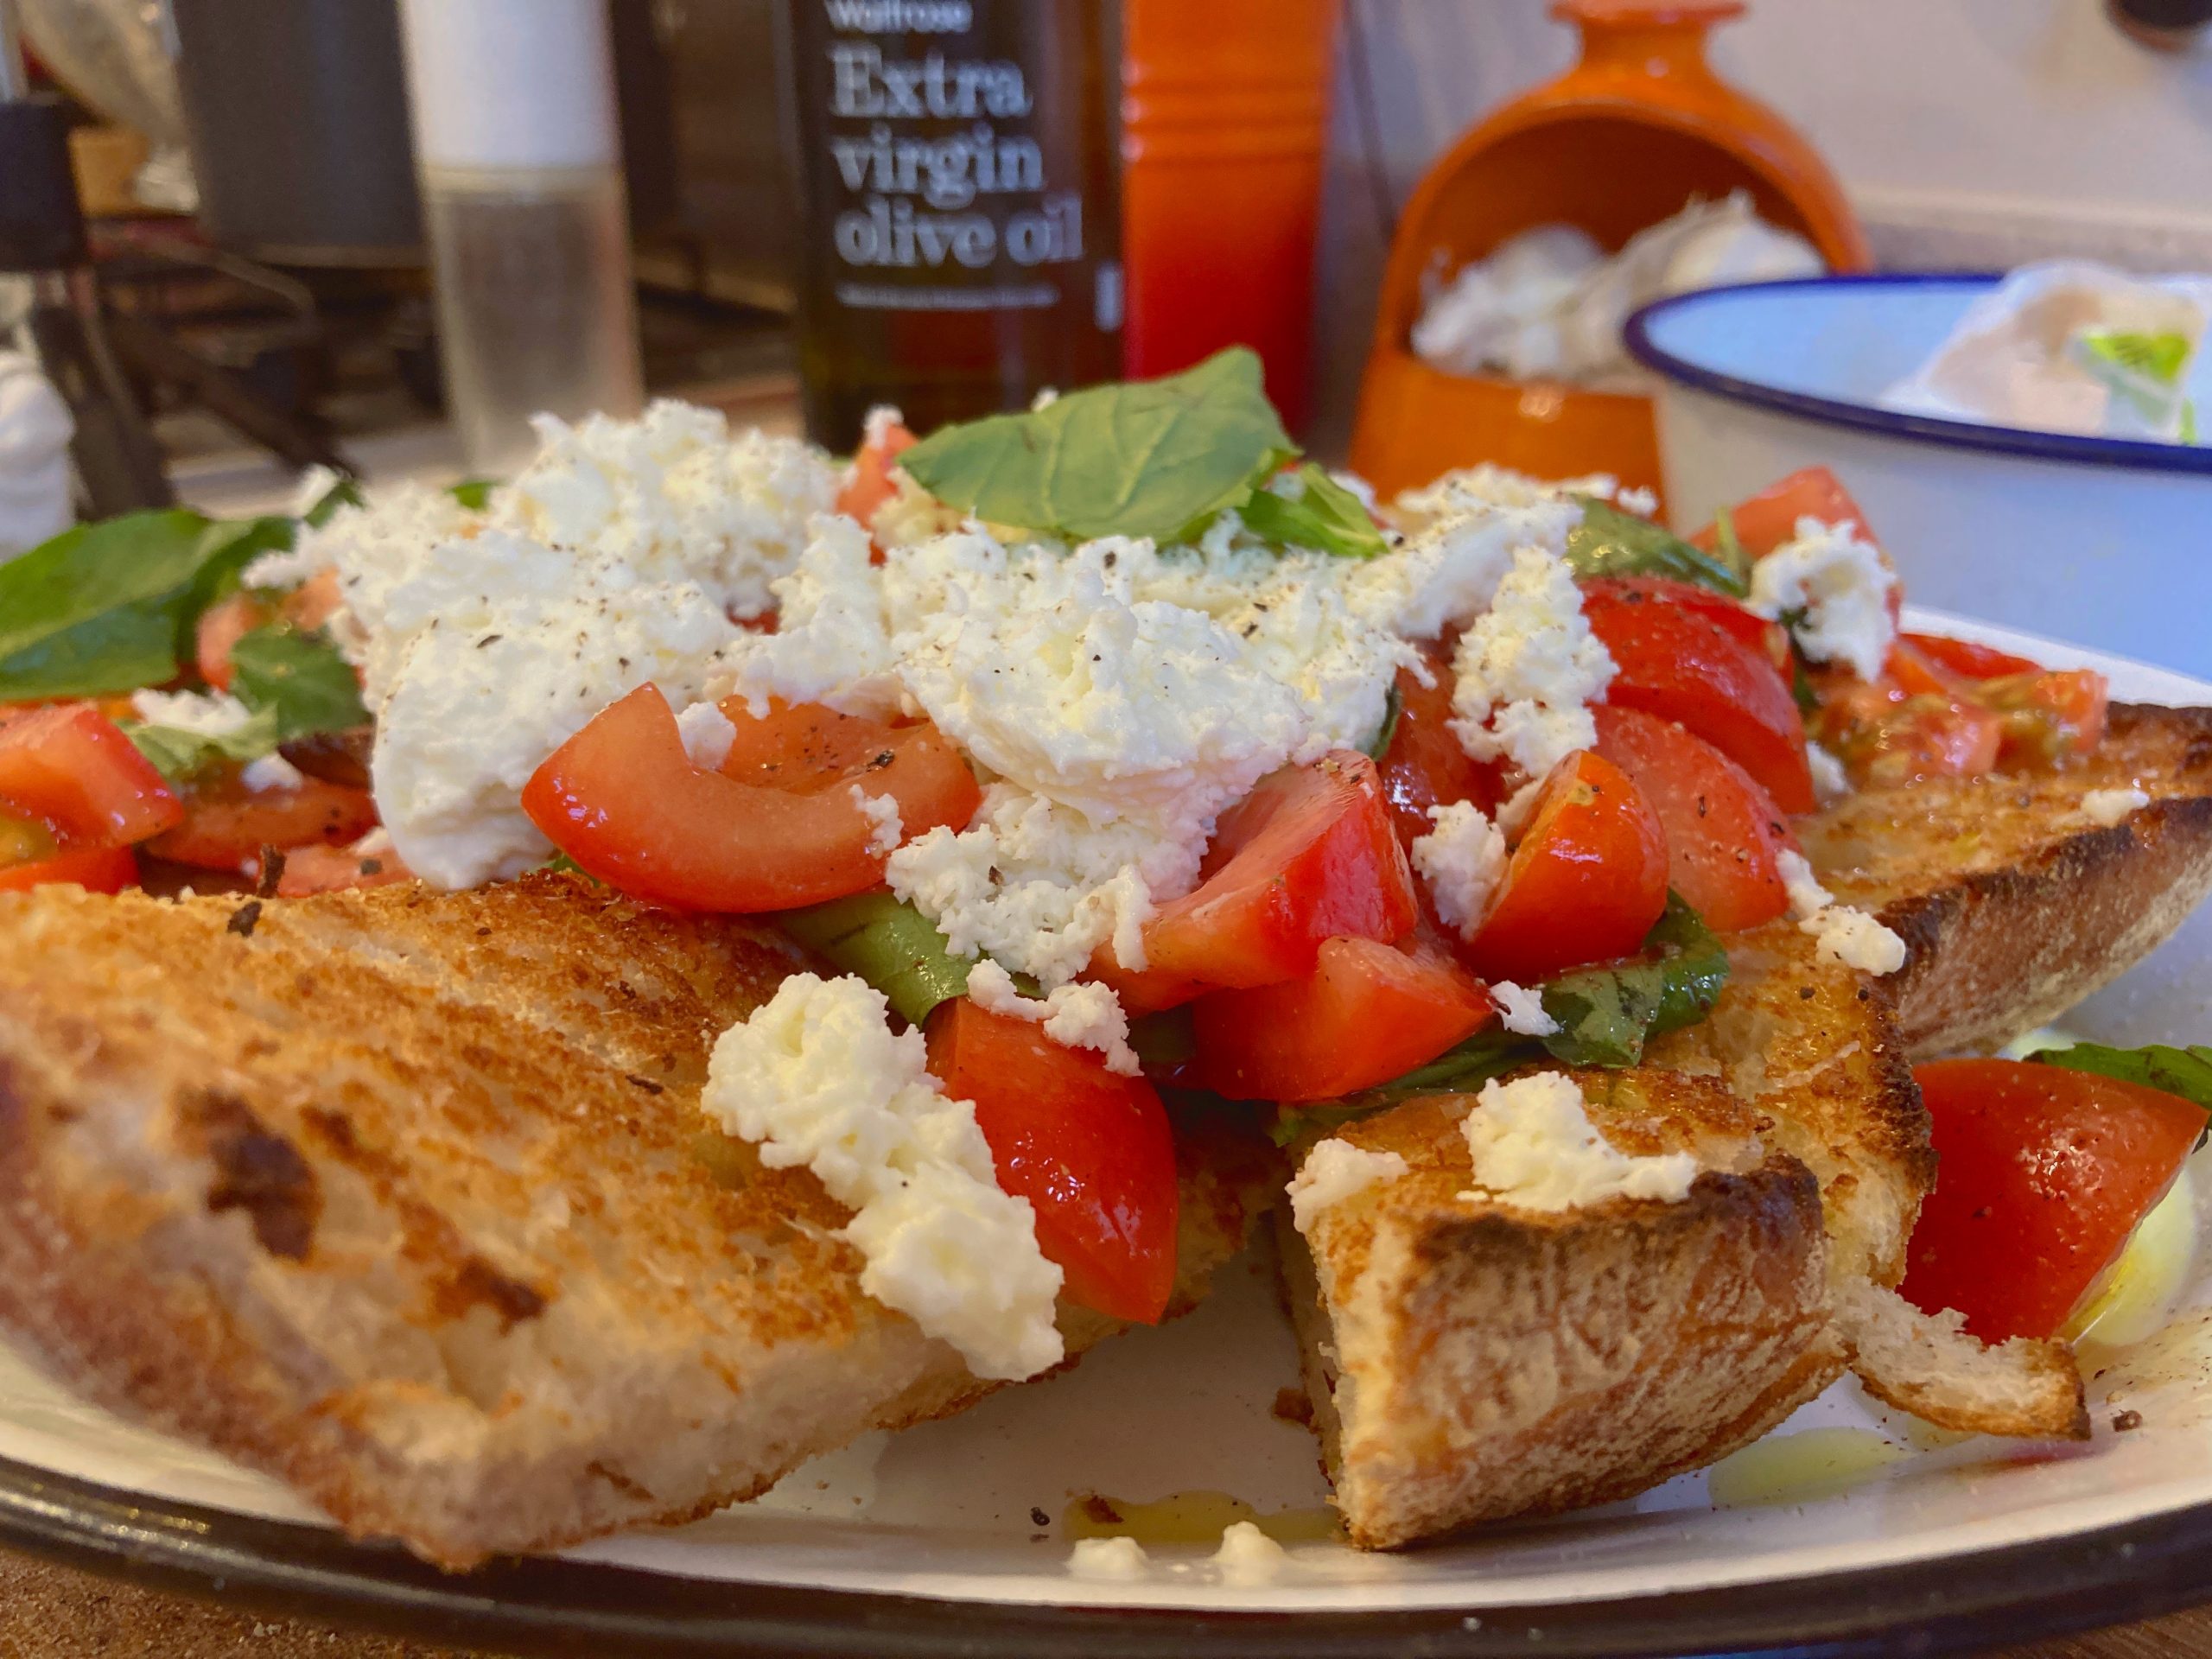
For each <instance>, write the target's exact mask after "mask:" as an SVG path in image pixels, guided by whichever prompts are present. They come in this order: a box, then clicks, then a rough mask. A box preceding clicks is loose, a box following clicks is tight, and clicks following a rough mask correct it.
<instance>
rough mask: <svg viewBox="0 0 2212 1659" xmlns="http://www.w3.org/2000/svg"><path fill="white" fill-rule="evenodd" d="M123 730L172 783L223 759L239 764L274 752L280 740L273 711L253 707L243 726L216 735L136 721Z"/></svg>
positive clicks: (179, 782) (203, 770) (197, 774)
mask: <svg viewBox="0 0 2212 1659" xmlns="http://www.w3.org/2000/svg"><path fill="white" fill-rule="evenodd" d="M123 730H124V734H125V735H126V736H128V737H129V738H130V741H131V742H132V743H133V744H134V745H135V746H136V747H137V750H138V753H141V754H143V755H144V756H145V757H146V759H147V760H149V761H151V762H152V763H153V766H154V770H155V771H156V772H160V773H161V774H162V777H164V778H166V779H168V780H169V782H171V783H173V784H181V783H183V782H185V781H186V780H187V779H191V778H195V777H197V776H199V775H200V773H201V772H206V771H207V770H208V769H209V768H210V767H211V766H218V765H221V764H223V763H226V762H227V763H229V764H231V765H233V766H241V765H244V764H245V762H246V761H249V760H260V759H262V758H263V757H264V755H270V754H274V753H277V743H278V742H279V741H281V740H280V739H279V738H278V737H277V711H276V710H275V709H258V710H257V711H256V712H255V713H254V714H252V715H251V716H250V717H249V718H248V719H247V721H246V722H245V725H243V726H241V727H239V728H238V729H237V730H236V731H232V732H226V733H224V734H222V735H221V736H219V737H211V736H209V735H208V734H207V733H205V732H188V731H186V730H184V729H183V728H181V727H176V726H146V725H140V724H137V723H136V722H130V723H126V724H125V725H124V728H123Z"/></svg>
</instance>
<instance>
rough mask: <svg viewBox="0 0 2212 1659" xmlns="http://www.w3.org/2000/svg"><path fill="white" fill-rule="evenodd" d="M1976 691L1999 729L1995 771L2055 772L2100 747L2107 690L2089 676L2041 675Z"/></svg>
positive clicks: (2076, 672)
mask: <svg viewBox="0 0 2212 1659" xmlns="http://www.w3.org/2000/svg"><path fill="white" fill-rule="evenodd" d="M1975 689H1976V690H1978V691H1979V692H1980V696H1981V701H1982V702H1984V703H1986V704H1987V705H1988V706H1989V707H1990V708H1991V709H1994V710H1995V711H1996V713H1997V716H1998V719H1999V721H2001V722H2002V724H2003V727H2004V740H2003V742H2002V744H2001V745H2000V747H1999V750H1998V754H1997V764H1998V765H1999V766H2002V767H2007V768H2010V767H2028V766H2057V765H2059V764H2060V763H2062V762H2063V761H2065V760H2070V759H2072V758H2074V757H2075V756H2077V755H2082V754H2087V753H2088V752H2089V751H2090V750H2092V749H2094V748H2095V747H2097V745H2098V744H2099V743H2101V742H2102V741H2104V735H2105V715H2106V713H2107V708H2108V698H2109V696H2110V688H2109V685H2108V683H2107V681H2106V679H2105V677H2104V676H2103V675H2101V674H2099V673H2096V672H2094V671H2092V670H2089V669H2086V668H2082V669H2042V670H2037V671H2035V672H2033V673H2029V674H2017V675H2012V676H2008V677H2005V678H2003V679H1996V680H1984V681H1982V682H1981V683H1980V684H1979V685H1978V686H1977V687H1976V688H1975Z"/></svg>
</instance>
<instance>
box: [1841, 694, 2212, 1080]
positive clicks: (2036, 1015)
mask: <svg viewBox="0 0 2212 1659" xmlns="http://www.w3.org/2000/svg"><path fill="white" fill-rule="evenodd" d="M2129 788H2133V789H2139V790H2141V791H2143V792H2144V793H2145V794H2146V795H2148V796H2149V797H2150V798H2151V799H2150V802H2149V804H2147V805H2145V806H2143V807H2141V808H2139V809H2138V810H2135V811H2133V812H2131V813H2129V814H2128V815H2127V816H2126V817H2124V818H2122V819H2121V820H2120V822H2118V823H2110V824H2106V823H2099V822H2097V821H2095V820H2094V819H2093V818H2092V817H2089V815H2088V813H2086V812H2085V811H2084V810H2083V809H2082V798H2083V797H2084V796H2086V795H2088V793H2090V792H2091V791H2097V790H2111V789H2129ZM1797 828H1798V830H1799V833H1800V835H1801V836H1802V839H1803V841H1804V843H1805V853H1806V856H1807V857H1808V858H1809V859H1811V861H1812V862H1813V866H1814V868H1815V870H1816V871H1817V872H1818V873H1819V874H1820V877H1821V881H1822V882H1823V883H1824V884H1826V886H1827V887H1828V888H1829V890H1830V891H1832V892H1833V893H1834V894H1835V895H1836V897H1837V898H1838V899H1841V900H1842V901H1843V902H1845V903H1847V904H1852V905H1857V906H1861V907H1863V908H1865V909H1867V910H1872V911H1873V912H1876V913H1878V915H1879V916H1880V917H1881V918H1882V920H1883V921H1885V923H1887V924H1888V925H1890V926H1891V928H1893V929H1895V930H1896V931H1897V933H1898V934H1899V935H1900V936H1901V937H1902V938H1904V941H1905V944H1906V945H1907V946H1908V947H1909V948H1910V952H1911V954H1910V959H1909V960H1908V961H1907V962H1906V964H1905V966H1904V970H1903V972H1902V973H1900V974H1899V975H1897V976H1896V991H1897V1012H1898V1023H1899V1027H1900V1028H1901V1030H1902V1031H1903V1033H1904V1040H1905V1045H1906V1046H1907V1048H1908V1050H1909V1051H1910V1052H1911V1053H1913V1054H1914V1055H1916V1056H1925V1055H1930V1054H1939V1053H1944V1052H1951V1051H1955V1050H1959V1049H1986V1048H1993V1047H1995V1046H1998V1045H1999V1044H2001V1043H2003V1042H2005V1040H2007V1039H2010V1038H2012V1037H2014V1036H2017V1035H2018V1034H2019V1033H2021V1032H2023V1031H2026V1030H2029V1029H2031V1027H2036V1026H2038V1025H2042V1024H2044V1023H2045V1022H2046V1021H2048V1020H2051V1019H2053V1018H2055V1017H2056V1015H2058V1014H2063V1012H2064V1011H2065V1010H2066V1009H2068V1008H2069V1007H2073V1005H2074V1004H2075V1003H2076V1002H2078V1001H2081V1000H2082V998H2083V997H2085V996H2087V995H2089V994H2090V993H2091V992H2093V991H2095V990H2097V989H2098V988H2101V987H2102V986H2104V985H2106V984H2107V983H2109V982H2111V981H2112V980H2113V979H2115V978H2117V977H2118V976H2120V974H2122V973H2125V972H2126V970H2127V969H2130V968H2132V967H2133V966H2134V965H2135V963H2138V962H2139V961H2141V960H2142V958H2143V957H2145V956H2146V955H2147V954H2149V952H2150V951H2151V950H2153V949H2155V948H2156V947H2157V946H2158V944H2160V943H2161V942H2162V941H2164V938H2166V936H2167V935H2168V934H2170V933H2171V932H2172V931H2174V929H2175V928H2176V927H2177V926H2179V925H2181V922H2182V920H2183V918H2185V917H2187V916H2188V914H2189V913H2190V912H2191V911H2193V910H2194V909H2196V906H2198V905H2199V904H2201V903H2202V901H2203V899H2204V898H2205V896H2206V895H2207V893H2212V709H2164V708H2156V707H2152V706H2148V705H2139V704H2131V703H2115V704H2113V708H2112V711H2111V720H2110V725H2109V728H2108V729H2107V734H2106V737H2105V741H2103V743H2101V745H2100V746H2099V747H2097V748H2096V750H2095V751H2094V753H2091V754H2090V755H2089V756H2088V758H2087V759H2086V760H2083V761H2082V763H2081V764H2079V765H2077V766H2069V767H2068V768H2066V769H2065V770H2063V771H2061V772H2041V773H2006V774H1997V775H1992V776H1988V777H1983V778H1967V779H1925V780H1923V781H1922V782H1919V783H1916V784H1912V785H1907V786H1904V787H1900V788H1896V789H1886V790H1867V791H1860V792H1859V793H1857V794H1854V795H1853V796H1851V797H1850V798H1848V799H1847V800H1845V801H1843V802H1841V803H1840V804H1838V805H1836V806H1834V807H1831V808H1830V809H1828V810H1827V811H1825V812H1822V813H1821V814H1819V815H1818V816H1817V817H1813V818H1810V819H1808V820H1805V821H1803V822H1802V823H1799V824H1798V826H1797Z"/></svg>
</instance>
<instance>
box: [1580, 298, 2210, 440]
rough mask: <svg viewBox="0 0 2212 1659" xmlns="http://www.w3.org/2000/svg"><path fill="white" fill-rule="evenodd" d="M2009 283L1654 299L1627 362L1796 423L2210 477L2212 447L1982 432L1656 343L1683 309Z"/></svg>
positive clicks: (1628, 331)
mask: <svg viewBox="0 0 2212 1659" xmlns="http://www.w3.org/2000/svg"><path fill="white" fill-rule="evenodd" d="M2002 280H2003V273H2002V272H1999V271H1957V270H1941V271H1936V270H1915V271H1860V272H1853V273H1846V274H1843V275H1837V276H1827V277H1791V278H1789V279H1788V280H1786V281H1783V282H1778V283H1731V284H1729V285H1728V286H1726V287H1723V288H1706V289H1698V290H1697V291H1696V292H1694V293H1691V294H1677V295H1675V296H1672V297H1670V298H1668V299H1663V300H1654V301H1653V302H1651V303H1650V304H1649V305H1647V306H1645V307H1644V308H1643V309H1642V310H1640V311H1638V312H1637V313H1636V314H1635V315H1633V316H1631V317H1630V318H1629V320H1628V322H1627V325H1626V327H1625V329H1624V336H1625V339H1626V341H1627V345H1628V350H1629V355H1630V356H1631V357H1633V358H1634V359H1636V360H1637V362H1638V363H1641V364H1642V365H1643V366H1644V367H1645V368H1647V369H1649V370H1650V371H1651V372H1653V373H1655V374H1657V375H1661V376H1663V377H1664V378H1667V379H1669V380H1672V381H1674V382H1675V383H1676V384H1678V385H1685V386H1689V387H1692V388H1694V390H1696V391H1703V392H1707V393H1710V394H1711V395H1712V396H1713V397H1721V398H1725V399H1726V400H1727V401H1728V402H1730V403H1735V404H1750V405H1751V406H1752V407H1754V408H1757V409H1767V410H1774V411H1775V412H1776V413H1777V414H1781V415H1794V416H1796V417H1797V418H1799V419H1800V420H1806V421H1812V422H1815V423H1819V424H1821V425H1823V426H1838V427H1844V428H1847V429H1850V430H1853V431H1857V432H1871V433H1874V434H1876V435H1879V436H1882V437H1885V438H1909V439H1913V440H1916V441H1917V442H1923V443H1937V444H1942V445H1945V446H1946V447H1948V448H1954V449H1973V450H1978V451H1980V453H1981V454H1991V455H2005V456H2008V457H2010V458H2012V459H2013V460H2018V461H2065V462H2068V463H2069V464H2071V465H2074V466H2077V467H2126V468H2128V469H2131V470H2133V471H2136V472H2146V473H2178V474H2189V475H2193V476H2197V477H2205V476H2212V446H2196V445H2190V444H2183V443H2152V442H2146V441H2145V440H2142V439H2139V438H2091V437H2083V436H2081V435H2077V434H2074V433H2068V432H2037V431H2033V430H2031V429H2028V428H2026V427H2019V426H1986V425H1983V424H1982V423H1980V422H1977V421H1949V420H1944V419H1942V418H1941V417H1940V416H1933V415H1907V414H1904V413H1902V412H1900V411H1898V410H1888V409H1876V408H1874V407H1872V406H1871V405H1869V404H1854V403H1849V402H1847V401H1845V400H1844V399H1842V398H1839V397H1817V396H1815V395H1814V394H1813V393H1810V392H1803V391H1784V390H1783V389H1782V388H1781V387H1779V386H1774V385H1768V384H1766V383H1765V382H1764V381H1759V380H1747V379H1745V378H1743V377H1742V376H1740V375H1733V374H1724V373H1722V372H1719V370H1717V369H1710V368H1707V367H1706V366H1705V365H1702V364H1699V363H1694V362H1692V361H1690V360H1689V359H1688V358H1684V357H1680V356H1677V355H1676V354H1675V353H1673V352H1670V351H1669V350H1668V349H1667V348H1666V347H1665V346H1661V345H1659V344H1658V343H1657V342H1656V340H1653V339H1652V337H1651V328H1652V325H1653V324H1654V323H1655V322H1657V321H1662V320H1663V319H1664V318H1666V317H1668V316H1670V315H1673V314H1675V312H1678V311H1687V310H1690V309H1692V308H1696V307H1698V306H1702V305H1711V304H1714V303H1725V302H1726V301H1727V299H1728V297H1729V296H1732V295H1737V294H1743V293H1753V292H1756V293H1762V294H1764V293H1777V292H1781V291H1783V290H1785V289H1839V288H1937V287H1944V288H1985V287H1987V286H1989V285H1990V284H1992V283H1997V282H2000V281H2002Z"/></svg>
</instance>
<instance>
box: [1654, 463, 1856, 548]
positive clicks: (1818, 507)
mask: <svg viewBox="0 0 2212 1659" xmlns="http://www.w3.org/2000/svg"><path fill="white" fill-rule="evenodd" d="M1800 518H1817V519H1819V520H1820V521H1821V523H1822V524H1856V525H1858V526H1859V535H1860V536H1862V537H1865V538H1866V540H1868V541H1872V540H1873V539H1874V535H1873V531H1872V530H1871V529H1870V528H1868V526H1867V523H1866V514H1865V513H1864V512H1860V511H1859V504H1858V503H1857V502H1856V501H1854V500H1853V499H1851V492H1850V491H1849V490H1847V489H1845V488H1844V487H1843V483H1842V480H1840V479H1839V478H1837V477H1836V475H1835V474H1834V473H1832V472H1830V471H1829V470H1828V469H1827V467H1805V468H1803V469H1802V471H1799V472H1795V473H1792V474H1789V477H1787V478H1785V479H1783V480H1782V481H1781V482H1780V483H1778V484H1774V485H1770V486H1768V487H1767V488H1765V489H1764V490H1761V491H1760V492H1759V493H1758V494H1757V495H1755V496H1752V497H1751V499H1749V500H1746V501H1739V502H1738V503H1737V504H1736V505H1734V506H1733V507H1732V508H1730V509H1729V512H1728V519H1729V523H1730V525H1731V526H1732V528H1733V529H1734V531H1735V532H1736V544H1737V545H1738V547H1741V548H1742V549H1743V550H1744V551H1745V553H1747V554H1749V555H1750V556H1751V557H1752V558H1755V559H1758V558H1764V557H1765V556H1767V555H1768V554H1770V553H1771V552H1773V551H1774V550H1775V549H1776V548H1777V547H1780V546H1781V545H1782V544H1783V543H1784V542H1787V541H1793V540H1795V539H1796V535H1797V521H1798V520H1799V519H1800ZM1690 540H1691V541H1692V542H1693V543H1695V544H1696V545H1697V546H1699V547H1700V548H1702V549H1704V550H1705V551H1707V553H1711V552H1713V551H1714V550H1717V549H1718V548H1719V524H1718V523H1717V522H1716V523H1715V524H1707V526H1706V527H1705V528H1704V529H1703V530H1700V531H1698V532H1697V534H1695V535H1694V536H1693V537H1690Z"/></svg>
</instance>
